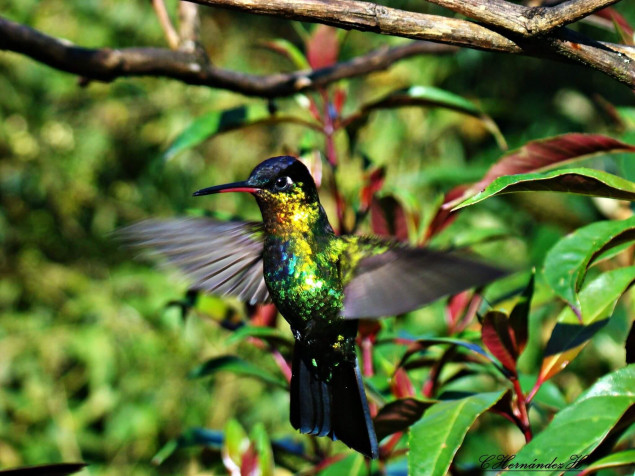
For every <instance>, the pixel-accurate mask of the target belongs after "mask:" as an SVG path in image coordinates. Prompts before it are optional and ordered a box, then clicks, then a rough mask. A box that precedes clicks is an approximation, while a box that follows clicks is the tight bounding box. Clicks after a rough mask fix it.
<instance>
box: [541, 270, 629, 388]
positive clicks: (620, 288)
mask: <svg viewBox="0 0 635 476" xmlns="http://www.w3.org/2000/svg"><path fill="white" fill-rule="evenodd" d="M633 281H635V266H629V267H627V268H621V269H615V270H612V271H608V272H606V273H603V274H602V275H600V276H598V277H597V278H596V279H594V280H593V281H591V282H590V283H588V284H587V285H586V286H585V287H584V288H583V289H582V291H581V292H580V304H581V313H582V319H583V320H582V322H580V321H579V319H578V316H577V315H576V314H575V313H574V311H573V310H572V309H571V308H569V307H567V308H565V309H564V310H563V311H562V312H561V313H560V315H559V316H558V322H557V324H556V327H555V328H554V330H553V332H552V334H551V337H550V338H549V342H548V343H547V348H546V350H545V357H544V358H543V360H542V367H541V369H540V373H539V379H540V380H541V381H545V380H548V379H550V378H551V377H553V376H554V375H556V374H557V373H558V372H560V371H561V370H562V369H564V368H565V367H566V366H567V365H568V364H569V362H571V361H572V360H573V359H574V358H575V357H576V356H577V355H578V354H579V353H580V352H581V351H582V349H583V348H584V346H585V345H586V343H587V342H588V340H589V339H590V338H591V337H593V335H594V334H595V333H596V332H597V331H598V330H600V329H601V328H602V327H603V326H604V325H605V324H606V323H607V322H608V316H610V315H611V314H612V312H613V308H614V307H615V304H616V303H617V300H618V299H619V298H620V296H621V295H622V294H623V293H624V292H625V291H626V289H628V287H629V286H630V285H631V283H632V282H633ZM602 319H603V320H602Z"/></svg>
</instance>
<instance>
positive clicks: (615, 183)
mask: <svg viewBox="0 0 635 476" xmlns="http://www.w3.org/2000/svg"><path fill="white" fill-rule="evenodd" d="M517 192H564V193H576V194H579V195H587V196H592V197H607V198H617V199H620V200H631V201H633V200H635V183H633V182H631V181H629V180H626V179H623V178H621V177H618V176H616V175H613V174H609V173H606V172H602V171H599V170H592V169H586V168H579V169H564V170H552V171H550V172H544V173H532V174H520V175H508V176H505V177H499V178H497V179H496V180H494V181H493V182H492V183H491V184H490V185H489V186H488V187H487V188H486V189H485V190H483V191H482V192H478V193H477V194H476V195H473V196H471V197H470V198H468V199H467V200H465V201H463V202H461V203H460V204H458V205H457V206H455V207H454V208H453V209H452V210H453V211H456V210H460V209H461V208H465V207H468V206H470V205H474V204H476V203H479V202H482V201H483V200H485V199H487V198H490V197H493V196H495V195H503V194H506V193H517ZM460 200H462V198H461V199H459V201H460ZM455 203H457V202H456V201H455V202H452V203H448V204H446V205H444V206H453V204H455Z"/></svg>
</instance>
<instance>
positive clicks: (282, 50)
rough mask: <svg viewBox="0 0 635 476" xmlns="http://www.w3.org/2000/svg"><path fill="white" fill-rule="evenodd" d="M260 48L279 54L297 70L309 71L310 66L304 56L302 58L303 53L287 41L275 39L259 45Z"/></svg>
mask: <svg viewBox="0 0 635 476" xmlns="http://www.w3.org/2000/svg"><path fill="white" fill-rule="evenodd" d="M260 46H262V47H264V48H267V49H269V50H271V51H274V52H276V53H279V54H281V55H282V56H284V57H285V58H287V59H288V60H289V61H291V62H292V63H293V64H294V66H295V67H296V68H297V69H300V70H309V69H311V66H309V62H308V61H307V59H306V56H304V53H302V51H300V48H298V47H297V46H295V45H294V44H293V43H291V42H290V41H288V40H285V39H283V38H277V39H275V40H272V41H265V42H262V43H260Z"/></svg>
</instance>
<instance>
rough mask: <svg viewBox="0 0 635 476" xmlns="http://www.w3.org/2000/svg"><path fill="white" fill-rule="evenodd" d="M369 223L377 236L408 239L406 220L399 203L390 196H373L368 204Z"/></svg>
mask: <svg viewBox="0 0 635 476" xmlns="http://www.w3.org/2000/svg"><path fill="white" fill-rule="evenodd" d="M370 225H371V229H372V230H373V233H375V234H377V235H379V236H386V237H391V238H392V237H394V238H397V239H398V240H401V241H408V221H407V219H406V212H405V210H404V208H403V207H402V206H401V204H400V203H399V202H398V201H397V199H395V198H394V197H392V196H386V197H382V198H379V199H377V198H373V199H372V201H371V204H370Z"/></svg>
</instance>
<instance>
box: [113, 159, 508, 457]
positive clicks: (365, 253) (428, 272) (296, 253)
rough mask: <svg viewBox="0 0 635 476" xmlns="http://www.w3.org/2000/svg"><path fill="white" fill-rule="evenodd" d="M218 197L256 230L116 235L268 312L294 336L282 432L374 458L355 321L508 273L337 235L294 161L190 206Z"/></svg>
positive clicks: (182, 226) (184, 222)
mask: <svg viewBox="0 0 635 476" xmlns="http://www.w3.org/2000/svg"><path fill="white" fill-rule="evenodd" d="M227 192H243V193H249V194H251V195H253V196H254V197H255V199H256V202H257V204H258V206H259V208H260V212H261V215H262V222H261V223H253V222H242V221H230V222H221V221H217V220H214V219H211V218H189V219H173V220H165V221H159V220H148V221H144V222H141V223H138V224H136V225H132V226H131V227H128V228H127V229H125V231H124V235H125V236H126V237H127V239H128V240H129V241H132V242H133V243H134V244H137V245H142V246H147V247H150V248H153V249H154V250H155V251H157V252H158V253H159V254H162V255H163V256H165V257H166V258H167V259H168V260H169V261H170V262H172V263H173V264H174V265H176V266H177V267H179V268H180V269H181V270H182V271H183V272H184V273H185V274H186V275H187V276H189V278H190V279H191V281H192V282H193V285H192V287H191V288H192V289H198V290H203V291H207V292H210V293H215V294H220V295H231V296H235V297H238V298H239V299H241V300H243V301H245V302H249V303H250V304H255V303H264V302H273V303H274V304H275V305H276V307H277V309H278V310H279V312H280V313H281V314H282V316H283V317H284V318H285V320H286V321H287V322H288V323H289V326H290V327H291V331H292V333H293V336H294V350H293V359H292V376H291V383H290V394H291V395H290V420H291V425H292V426H293V427H294V428H295V429H296V430H299V431H300V432H301V433H308V434H311V435H316V436H327V437H329V438H331V439H333V440H340V441H342V442H343V443H345V444H346V445H348V446H349V447H350V448H352V449H354V450H356V451H358V452H359V453H361V454H363V455H365V456H366V457H369V458H377V457H378V445H377V437H376V435H375V430H374V427H373V421H372V419H371V416H370V412H369V409H368V401H367V398H366V393H365V391H364V386H363V382H362V378H361V375H360V370H359V365H358V362H357V354H356V348H355V338H356V335H357V326H358V319H361V318H380V317H385V316H392V315H396V314H403V313H406V312H409V311H412V310H414V309H417V308H419V307H421V306H423V305H424V304H427V303H429V302H432V301H434V300H436V299H438V298H440V297H442V296H445V295H450V294H455V293H458V292H460V291H463V290H465V289H468V288H472V287H475V286H482V285H485V284H487V283H489V282H491V281H493V280H495V279H498V278H500V277H502V276H504V275H505V274H506V272H505V271H503V270H501V269H499V268H497V267H494V266H491V265H488V264H485V263H481V262H479V261H476V260H472V259H469V258H466V257H462V256H458V255H456V254H454V253H448V252H441V251H434V250H431V249H428V248H416V247H410V246H407V245H405V244H402V243H398V242H394V241H390V240H386V239H382V238H378V237H372V236H358V235H344V236H338V235H336V234H335V232H334V231H333V228H332V227H331V225H330V223H329V220H328V217H327V215H326V212H325V211H324V208H323V207H322V205H321V204H320V198H319V196H318V191H317V187H316V185H315V182H314V180H313V178H312V176H311V174H310V172H309V170H308V169H307V168H306V166H305V165H304V164H303V163H302V162H301V161H299V160H297V159H296V158H294V157H290V156H279V157H273V158H270V159H267V160H265V161H264V162H262V163H260V164H259V165H258V166H257V167H256V168H255V169H254V170H253V171H252V172H251V174H250V175H249V178H248V179H247V180H245V181H242V182H235V183H229V184H225V185H216V186H213V187H208V188H204V189H202V190H199V191H197V192H195V193H194V196H197V197H199V196H204V195H210V194H216V193H227Z"/></svg>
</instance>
